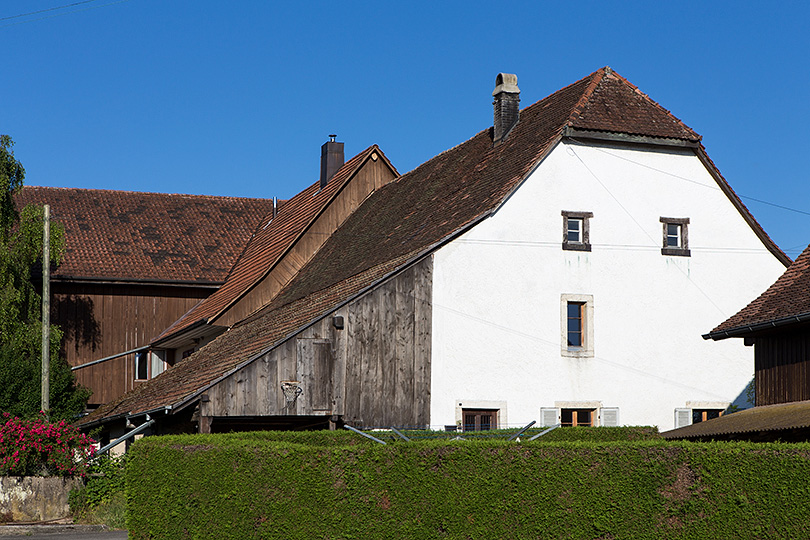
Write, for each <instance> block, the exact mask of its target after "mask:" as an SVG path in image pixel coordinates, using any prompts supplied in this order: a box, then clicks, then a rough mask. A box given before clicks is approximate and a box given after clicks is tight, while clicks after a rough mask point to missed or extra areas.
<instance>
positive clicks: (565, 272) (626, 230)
mask: <svg viewBox="0 0 810 540" xmlns="http://www.w3.org/2000/svg"><path fill="white" fill-rule="evenodd" d="M562 211H573V212H592V213H593V217H592V218H589V225H590V244H591V251H590V252H586V251H568V250H564V249H562V245H561V244H562V239H563V218H562V214H561V212H562ZM661 217H669V218H689V225H688V247H689V249H690V251H691V256H689V257H684V256H670V255H662V253H661V248H662V245H663V227H664V226H663V224H662V223H661V220H660V218H661ZM784 269H785V267H784V266H783V265H782V264H781V263H780V262H779V261H778V260H777V259H776V258H775V256H774V255H773V254H771V253H770V252H769V251H768V250H767V248H766V247H765V246H764V245H763V243H762V242H761V241H760V240H759V238H758V237H757V236H756V234H755V233H754V232H753V230H752V229H751V228H750V227H749V225H748V224H747V223H746V222H745V221H744V219H743V217H742V216H741V215H740V213H739V211H738V210H737V209H736V208H735V207H734V205H733V204H732V203H731V201H729V199H728V198H727V197H726V195H725V194H724V193H723V192H722V191H721V190H720V188H719V187H718V185H717V183H716V182H715V181H714V179H713V178H712V176H711V175H710V173H709V172H708V171H707V170H706V168H705V167H704V165H703V164H702V163H701V161H700V160H699V158H698V157H697V156H696V155H695V153H694V151H693V150H691V149H650V148H645V147H640V146H635V147H634V146H629V145H626V146H619V145H599V144H588V145H586V144H579V143H577V144H575V143H570V142H562V143H560V144H559V145H558V146H557V147H556V148H555V149H553V151H552V152H551V153H550V154H549V155H548V156H547V157H546V158H545V160H544V161H543V162H542V163H541V164H540V165H539V166H538V167H537V168H536V169H535V171H534V172H533V173H532V174H531V175H530V176H529V178H528V179H527V180H526V181H525V182H524V183H523V185H522V186H521V187H519V188H518V189H517V191H516V192H515V193H514V194H513V195H512V196H511V197H510V198H509V199H508V200H507V201H506V202H505V203H504V204H503V205H502V207H501V208H500V209H499V210H498V211H497V212H496V213H495V214H494V215H493V216H492V217H490V218H489V219H486V220H484V221H483V222H481V223H479V224H478V225H477V226H475V227H474V228H473V229H471V230H470V231H468V232H467V233H465V234H464V235H462V236H461V237H459V238H458V239H456V240H454V241H452V242H450V243H449V244H447V245H445V246H444V247H442V248H441V249H439V250H437V251H436V253H435V254H434V270H433V332H432V336H433V337H432V367H431V371H432V373H431V378H432V380H431V418H430V423H431V425H433V426H441V425H450V424H457V423H458V422H459V421H460V420H461V411H462V409H464V408H470V409H497V410H498V423H499V426H500V427H504V426H506V425H509V426H512V425H523V424H527V423H528V422H530V421H532V420H537V421H538V423H539V422H541V420H542V416H543V412H544V410H545V412H546V416H545V418H546V419H547V420H548V419H549V418H550V416H549V409H557V410H558V412H559V409H560V408H564V407H570V408H577V407H583V408H593V409H596V412H597V415H600V413H601V408H602V407H604V408H611V414H614V415H615V412H616V411H615V409H616V408H617V409H618V424H620V425H655V426H658V428H659V429H660V430H662V431H664V430H668V429H672V428H673V427H675V416H676V410H677V409H684V408H692V407H696V406H697V405H695V404H699V406H702V407H706V408H725V406H727V405H728V404H729V403H730V402H733V401H734V400H735V399H737V398H738V396H740V395H741V393H744V389H745V387H746V385H747V384H748V383H749V381H750V380H751V378H752V375H753V370H754V364H753V348H752V347H745V346H744V345H743V343H742V341H741V340H725V341H719V342H714V341H705V340H703V338H702V337H701V334H704V333H706V332H708V331H709V330H711V329H712V328H714V327H715V326H716V325H717V324H718V323H720V322H722V321H724V320H725V319H727V318H728V317H729V316H730V315H732V314H734V313H736V312H737V311H738V310H739V309H740V308H742V307H743V306H745V305H746V304H747V303H748V302H750V301H751V300H752V299H753V298H754V297H755V296H756V294H758V291H762V290H764V289H766V288H767V287H768V286H769V285H770V284H771V283H773V282H774V280H776V279H777V278H778V277H779V276H780V275H781V274H782V272H783V271H784ZM565 295H582V296H583V297H584V298H586V299H587V298H591V299H592V300H591V301H590V302H589V303H588V308H589V309H588V310H586V326H588V325H590V327H591V328H592V330H591V332H592V335H591V336H587V335H586V341H587V343H588V345H589V346H590V347H592V352H590V351H588V352H586V353H584V354H581V353H577V352H576V351H574V354H566V351H567V350H568V346H567V342H566V327H565V321H564V320H563V315H564V307H565V301H566V300H565V299H566V296H565ZM606 417H607V415H606ZM596 423H597V424H599V423H600V421H599V419H597V421H596Z"/></svg>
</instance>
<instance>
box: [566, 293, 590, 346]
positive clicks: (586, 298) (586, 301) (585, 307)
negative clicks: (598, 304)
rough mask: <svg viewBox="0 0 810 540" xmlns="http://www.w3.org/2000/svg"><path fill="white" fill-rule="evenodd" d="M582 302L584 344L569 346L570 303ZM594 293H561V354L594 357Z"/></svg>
mask: <svg viewBox="0 0 810 540" xmlns="http://www.w3.org/2000/svg"><path fill="white" fill-rule="evenodd" d="M569 303H577V304H582V312H581V313H582V319H583V321H582V346H581V347H569V346H568V304H569ZM593 313H594V305H593V295H591V294H568V293H563V294H561V295H560V354H561V355H562V356H565V357H568V358H593V355H594V342H593V341H594V340H593Z"/></svg>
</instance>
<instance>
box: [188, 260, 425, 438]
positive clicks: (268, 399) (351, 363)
mask: <svg viewBox="0 0 810 540" xmlns="http://www.w3.org/2000/svg"><path fill="white" fill-rule="evenodd" d="M432 269H433V263H432V259H431V258H427V259H426V260H424V261H422V262H420V263H419V264H417V265H414V266H413V267H411V268H410V269H408V270H407V271H405V272H403V273H402V274H400V275H398V276H397V277H396V278H394V279H391V280H388V281H387V282H386V283H384V284H383V285H381V286H379V287H377V288H376V289H374V290H373V291H371V292H369V293H367V294H365V295H364V296H362V297H360V298H358V299H357V300H355V301H353V302H351V303H350V304H348V305H346V306H344V307H343V308H341V309H340V310H338V311H336V312H334V313H333V314H332V315H338V316H342V317H343V320H344V328H343V329H337V328H335V325H334V324H333V316H332V315H330V316H328V317H325V318H324V319H322V320H321V321H319V322H318V323H316V324H315V325H313V326H311V327H309V328H307V329H306V330H304V331H302V332H301V333H299V334H298V335H296V336H294V337H292V338H290V339H288V340H287V341H286V342H284V343H283V344H281V345H280V346H279V347H276V348H275V349H273V350H272V351H270V352H269V353H267V354H265V355H264V356H263V357H261V358H259V359H257V360H256V361H254V362H252V363H251V364H249V365H247V366H245V367H244V368H243V369H241V370H239V371H238V372H236V373H234V374H232V375H231V376H229V377H227V378H226V379H224V380H222V381H221V382H220V383H218V384H217V385H215V386H213V387H212V388H210V389H209V390H208V399H209V402H208V403H206V408H205V409H206V410H205V412H204V413H203V414H205V415H206V416H212V417H227V416H275V415H281V416H287V415H323V416H332V415H339V416H341V417H342V418H343V421H344V422H345V423H348V424H350V425H354V426H427V424H428V422H429V414H430V356H431V351H430V344H431V336H430V332H431V313H432V308H431V287H432ZM282 381H298V382H299V383H300V386H301V388H302V390H303V393H302V394H301V395H300V396H298V398H297V399H296V400H295V401H294V402H293V403H291V404H289V405H288V404H287V402H286V401H285V398H284V395H283V393H282V391H281V383H282Z"/></svg>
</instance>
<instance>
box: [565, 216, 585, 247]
mask: <svg viewBox="0 0 810 540" xmlns="http://www.w3.org/2000/svg"><path fill="white" fill-rule="evenodd" d="M568 241H569V242H581V241H582V220H580V219H571V218H568Z"/></svg>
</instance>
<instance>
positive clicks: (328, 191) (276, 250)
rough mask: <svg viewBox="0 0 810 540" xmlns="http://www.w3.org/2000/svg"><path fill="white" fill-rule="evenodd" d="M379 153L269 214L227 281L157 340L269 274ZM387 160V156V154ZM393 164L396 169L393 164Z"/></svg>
mask: <svg viewBox="0 0 810 540" xmlns="http://www.w3.org/2000/svg"><path fill="white" fill-rule="evenodd" d="M375 153H376V154H377V155H381V156H382V155H383V154H382V151H381V150H380V148H379V147H378V146H377V145H376V144H375V145H372V146H370V147H369V148H367V149H365V150H363V151H362V152H360V153H359V154H357V155H356V156H355V157H353V158H352V159H350V160H349V161H347V162H346V163H345V164H344V165H343V166H342V167H341V168H340V169H339V170H338V171H337V172H336V173H335V175H334V176H333V177H332V178H331V179H329V182H327V184H326V186H325V187H324V188H323V189H321V186H320V181H318V182H315V183H314V184H313V185H311V186H309V187H308V188H307V189H305V190H304V191H302V192H301V193H299V194H298V195H296V196H294V197H293V198H292V199H290V200H288V201H286V202H285V204H284V207H283V209H282V210H280V211H279V212H278V215H276V217H275V218H273V216H272V214H269V215H267V216H265V217H264V219H263V220H262V222H261V225H260V226H259V228H258V229H257V231H256V234H255V235H254V236H253V238H252V239H251V240H250V243H249V244H248V245H247V247H246V248H245V250H244V252H243V253H242V254H241V256H240V257H239V259H238V260H237V261H236V264H235V265H234V267H233V269H232V270H231V272H230V274H229V275H228V279H227V281H226V282H225V284H224V285H223V286H222V287H220V288H219V289H218V290H217V291H216V292H215V293H214V294H212V295H211V296H209V297H208V298H206V299H204V300H202V301H200V303H199V304H197V305H196V306H195V307H194V308H192V309H191V310H189V312H188V313H186V314H185V315H183V317H181V318H180V319H179V320H178V321H177V322H175V323H174V324H173V325H172V326H170V327H169V328H167V329H166V330H165V331H164V332H163V333H162V334H161V335H160V336H158V337H157V338H155V340H154V341H155V342H159V341H161V340H163V339H165V338H168V337H170V336H173V335H177V334H179V333H180V332H182V331H183V330H185V329H187V328H189V327H190V326H192V325H195V324H196V323H199V322H200V321H206V322H207V321H209V320H211V319H213V318H214V317H216V316H217V315H219V314H220V313H221V312H222V311H223V310H225V309H226V308H227V307H228V306H230V305H231V304H232V303H233V302H235V301H236V300H238V299H239V298H240V297H241V296H242V295H243V294H244V293H245V292H246V291H248V290H249V289H250V288H251V287H252V286H253V285H255V284H256V283H257V282H258V281H259V280H260V279H262V278H263V277H264V276H266V275H267V273H268V272H269V271H270V270H271V269H272V267H273V265H274V264H276V263H277V262H278V261H279V260H280V259H281V257H282V256H283V255H284V253H285V252H286V250H287V249H289V248H290V246H292V244H293V243H294V242H295V240H296V239H297V238H299V237H300V236H301V234H302V233H303V232H304V231H305V230H306V229H307V227H308V226H309V225H310V224H311V223H312V222H313V221H314V220H315V218H316V217H317V216H318V215H319V214H320V213H321V212H322V211H323V210H324V208H326V206H327V205H328V204H329V202H330V201H332V199H333V198H334V197H335V195H336V194H337V193H339V192H340V190H341V188H342V187H343V186H344V185H345V184H346V182H347V181H348V180H350V179H351V178H352V175H353V174H354V173H355V172H356V171H357V170H358V168H359V167H360V166H361V165H362V164H363V163H365V161H366V160H367V159H369V158H370V156H371V155H372V154H375ZM383 159H385V157H384V156H383ZM389 165H390V163H389ZM390 166H391V168H392V170H394V169H393V165H390Z"/></svg>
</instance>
